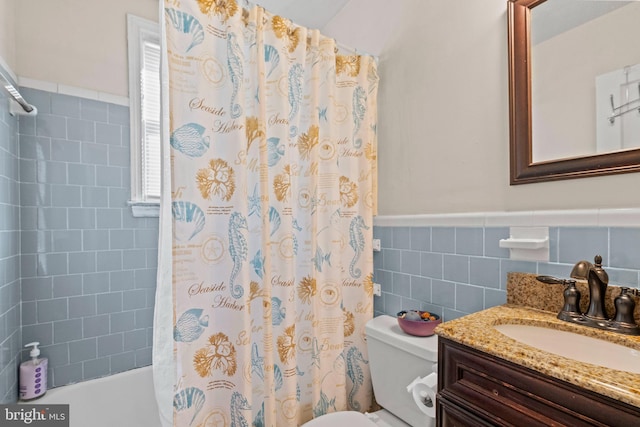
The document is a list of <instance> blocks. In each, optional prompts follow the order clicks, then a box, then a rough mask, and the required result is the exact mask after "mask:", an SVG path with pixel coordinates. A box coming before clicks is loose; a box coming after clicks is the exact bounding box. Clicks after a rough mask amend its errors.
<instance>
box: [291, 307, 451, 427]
mask: <svg viewBox="0 0 640 427" xmlns="http://www.w3.org/2000/svg"><path fill="white" fill-rule="evenodd" d="M365 332H366V336H367V350H368V353H369V367H370V369H371V381H372V383H373V392H374V395H375V398H376V402H378V404H380V406H382V407H383V408H384V409H383V410H380V411H377V412H373V413H367V414H361V413H359V412H355V411H343V412H334V413H331V414H326V415H322V416H320V417H318V418H316V419H313V420H311V421H309V422H308V423H306V424H304V427H338V426H348V427H407V426H409V427H418V426H420V427H433V426H434V425H435V418H434V417H433V416H429V415H427V412H428V413H430V414H433V412H434V411H433V407H432V405H434V404H435V398H433V399H432V400H430V401H429V399H426V401H427V402H428V403H427V405H428V406H429V408H426V407H420V406H419V404H418V403H417V402H418V401H424V400H425V399H414V396H413V394H412V393H411V391H410V390H409V391H408V390H407V386H410V385H413V384H415V383H416V382H419V381H418V380H419V379H420V378H421V377H425V378H426V376H427V375H429V374H431V373H432V372H434V367H435V366H436V362H437V360H438V338H437V337H436V336H435V335H433V336H430V337H415V336H412V335H408V334H406V333H404V332H403V331H402V330H401V329H400V327H399V326H398V322H397V320H396V318H395V317H392V316H387V315H383V316H378V317H374V318H373V319H371V320H370V321H369V322H367V324H366V326H365ZM430 379H431V380H434V379H435V377H432V378H430ZM430 383H434V381H431V382H430ZM422 390H424V387H423V388H422ZM430 394H431V395H432V396H435V390H433V393H430Z"/></svg>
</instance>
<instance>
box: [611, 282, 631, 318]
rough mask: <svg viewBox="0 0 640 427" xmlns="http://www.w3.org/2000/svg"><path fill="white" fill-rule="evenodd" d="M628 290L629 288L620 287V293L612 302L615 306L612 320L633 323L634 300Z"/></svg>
mask: <svg viewBox="0 0 640 427" xmlns="http://www.w3.org/2000/svg"><path fill="white" fill-rule="evenodd" d="M629 291H630V289H629V288H625V287H622V288H620V295H618V296H617V297H616V298H615V300H614V302H613V303H614V305H615V307H616V316H615V318H614V319H613V320H614V321H615V322H619V323H626V324H632V325H635V319H634V318H633V311H634V309H635V307H636V302H635V301H634V300H633V298H632V297H631V295H630V292H629Z"/></svg>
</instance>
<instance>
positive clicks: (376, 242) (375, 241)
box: [373, 239, 381, 252]
mask: <svg viewBox="0 0 640 427" xmlns="http://www.w3.org/2000/svg"><path fill="white" fill-rule="evenodd" d="M380 250H381V247H380V239H373V251H374V252H380Z"/></svg>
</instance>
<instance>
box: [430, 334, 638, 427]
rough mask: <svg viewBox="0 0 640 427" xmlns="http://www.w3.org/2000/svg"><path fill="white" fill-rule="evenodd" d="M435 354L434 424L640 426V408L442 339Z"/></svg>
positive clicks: (473, 426)
mask: <svg viewBox="0 0 640 427" xmlns="http://www.w3.org/2000/svg"><path fill="white" fill-rule="evenodd" d="M438 352H439V353H438V395H437V399H436V420H437V425H438V426H441V427H462V426H468V427H480V426H513V427H528V426H571V427H579V426H620V427H631V426H640V408H637V407H634V406H631V405H628V404H625V403H622V402H620V401H617V400H614V399H611V398H608V397H606V396H602V395H600V394H597V393H594V392H591V391H589V390H585V389H583V388H580V387H577V386H575V385H573V384H569V383H566V382H564V381H560V380H558V379H555V378H552V377H549V376H547V375H543V374H541V373H539V372H536V371H534V370H531V369H528V368H524V367H522V366H519V365H516V364H514V363H511V362H508V361H506V360H503V359H499V358H497V357H494V356H491V355H488V354H486V353H483V352H480V351H478V350H475V349H472V348H470V347H467V346H465V345H461V344H459V343H456V342H454V341H451V340H448V339H446V338H442V337H438Z"/></svg>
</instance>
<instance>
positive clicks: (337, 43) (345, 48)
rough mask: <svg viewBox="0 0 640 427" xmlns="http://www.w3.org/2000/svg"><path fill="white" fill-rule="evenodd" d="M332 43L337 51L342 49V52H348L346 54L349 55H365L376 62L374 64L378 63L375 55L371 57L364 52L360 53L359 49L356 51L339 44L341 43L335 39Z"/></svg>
mask: <svg viewBox="0 0 640 427" xmlns="http://www.w3.org/2000/svg"><path fill="white" fill-rule="evenodd" d="M333 41H335V43H336V47H338V48H339V49H342V50H344V51H347V52H348V53H350V54H355V55H367V56H370V57H372V58H373V59H374V60H375V61H376V63H378V56H377V55H373V54H371V53H367V52H364V51H362V50H361V49H356V48H354V47H351V46H347V45H346V44H344V43H341V42H339V41H338V40H336V39H333Z"/></svg>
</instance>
